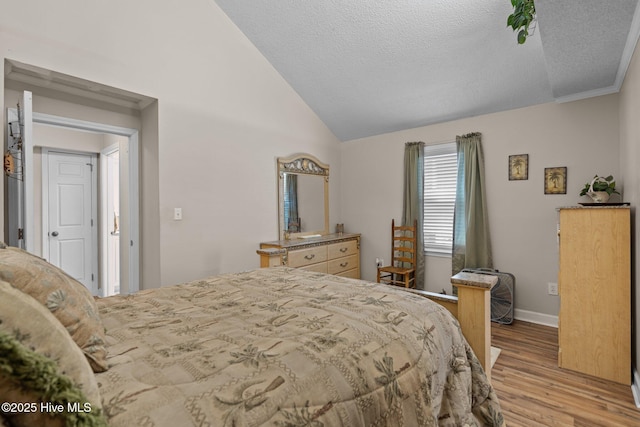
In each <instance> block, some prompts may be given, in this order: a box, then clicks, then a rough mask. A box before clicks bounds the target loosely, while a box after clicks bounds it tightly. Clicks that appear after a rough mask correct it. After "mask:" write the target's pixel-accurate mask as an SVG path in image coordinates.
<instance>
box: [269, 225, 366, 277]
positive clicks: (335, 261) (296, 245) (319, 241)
mask: <svg viewBox="0 0 640 427" xmlns="http://www.w3.org/2000/svg"><path fill="white" fill-rule="evenodd" d="M258 255H260V267H273V266H276V265H286V266H289V267H295V268H302V269H304V270H310V271H316V272H319V273H329V274H335V275H338V276H345V277H352V278H354V279H359V278H360V235H359V234H348V233H344V234H327V235H323V236H319V237H313V238H309V239H303V238H297V239H291V240H276V241H274V242H262V243H260V249H259V250H258Z"/></svg>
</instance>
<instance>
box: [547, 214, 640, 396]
mask: <svg viewBox="0 0 640 427" xmlns="http://www.w3.org/2000/svg"><path fill="white" fill-rule="evenodd" d="M559 215H560V226H559V242H560V269H559V274H558V290H559V295H560V312H559V319H558V344H559V350H558V363H559V366H560V367H561V368H567V369H571V370H574V371H578V372H582V373H585V374H589V375H593V376H596V377H599V378H604V379H608V380H611V381H615V382H618V383H621V384H626V385H629V384H631V252H630V251H631V231H630V227H631V216H630V208H629V207H614V206H598V207H569V208H560V209H559Z"/></svg>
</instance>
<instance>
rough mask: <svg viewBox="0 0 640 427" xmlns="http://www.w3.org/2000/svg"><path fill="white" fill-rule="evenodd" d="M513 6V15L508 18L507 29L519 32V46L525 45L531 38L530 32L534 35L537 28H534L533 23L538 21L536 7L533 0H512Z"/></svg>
mask: <svg viewBox="0 0 640 427" xmlns="http://www.w3.org/2000/svg"><path fill="white" fill-rule="evenodd" d="M511 5H512V6H513V13H512V14H511V15H509V18H507V27H511V28H513V31H517V32H518V36H517V37H518V44H523V43H524V42H525V41H526V40H527V37H529V31H531V34H533V28H535V26H533V27H532V23H533V22H534V21H535V19H536V6H535V5H534V4H533V0H511Z"/></svg>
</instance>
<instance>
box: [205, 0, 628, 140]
mask: <svg viewBox="0 0 640 427" xmlns="http://www.w3.org/2000/svg"><path fill="white" fill-rule="evenodd" d="M215 1H216V3H217V4H218V5H219V6H220V8H221V9H222V10H223V11H224V12H225V13H226V14H227V15H228V16H229V17H230V19H231V20H232V21H233V22H234V23H235V24H236V25H237V26H238V28H239V29H240V30H241V31H242V32H243V33H244V34H245V35H246V36H247V37H248V38H249V40H251V42H252V43H253V44H254V45H255V46H256V47H257V48H258V49H259V50H260V51H261V52H262V54H263V55H264V56H265V57H266V58H267V60H269V61H270V62H271V64H272V65H273V66H274V67H275V69H276V70H278V71H279V72H280V74H281V75H282V76H283V77H284V79H285V80H287V81H288V82H289V84H290V85H291V86H292V87H293V88H294V90H296V91H297V92H298V93H299V94H300V96H301V97H302V98H303V99H304V100H305V101H306V102H307V104H308V105H309V106H310V107H311V108H312V109H313V110H314V111H315V112H316V113H317V114H318V116H319V117H320V118H321V119H322V120H323V121H324V122H325V124H326V125H327V126H328V127H329V128H330V129H331V130H332V131H333V132H334V134H335V135H336V136H337V137H338V138H339V139H341V140H343V141H346V140H350V139H355V138H362V137H366V136H371V135H377V134H381V133H386V132H392V131H396V130H402V129H408V128H414V127H418V126H424V125H429V124H433V123H438V122H443V121H449V120H455V119H459V118H463V117H470V116H475V115H480V114H486V113H492V112H497V111H504V110H508V109H513V108H520V107H525V106H530V105H535V104H540V103H546V102H553V101H560V102H562V101H571V100H575V99H582V98H586V97H589V96H595V95H602V94H607V93H614V92H617V91H618V90H619V89H620V86H621V84H622V81H623V79H624V73H625V72H626V69H627V66H628V63H629V61H630V58H631V55H632V53H633V50H634V48H635V44H636V41H637V40H638V34H639V33H640V31H639V29H638V27H639V25H640V23H638V20H639V19H638V18H636V15H637V11H636V6H637V3H638V0H562V1H558V0H536V8H537V15H538V20H537V27H536V30H535V33H534V35H533V36H532V37H530V38H529V39H528V40H527V42H526V43H525V44H524V45H518V44H517V42H516V36H515V33H514V32H513V31H512V30H511V29H510V28H507V27H506V22H507V17H508V15H509V14H510V13H511V12H512V10H513V9H512V6H511V2H510V1H509V0H421V1H417V0H401V1H399V0H375V1H372V0H322V1H312V0H263V1H258V2H256V1H255V0H215Z"/></svg>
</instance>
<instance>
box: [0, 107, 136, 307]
mask: <svg viewBox="0 0 640 427" xmlns="http://www.w3.org/2000/svg"><path fill="white" fill-rule="evenodd" d="M25 104H26V103H25ZM11 110H12V109H9V115H12V114H13V115H16V117H17V114H16V112H15V110H13V111H11ZM25 110H26V108H25ZM24 116H27V114H24ZM31 116H32V122H31V124H30V125H28V124H27V123H25V124H24V125H23V126H24V127H25V128H27V127H30V128H32V129H33V128H34V125H36V129H38V128H47V129H56V130H58V131H60V130H64V131H66V132H73V133H78V134H85V135H96V134H99V135H104V136H105V138H106V137H107V136H108V137H110V138H112V142H111V144H106V145H107V146H108V145H112V144H113V138H115V139H117V140H118V141H119V149H118V166H119V174H118V175H119V177H118V184H119V186H118V191H117V193H118V196H119V200H118V209H119V211H118V214H119V215H118V231H119V237H118V239H117V240H118V241H119V247H118V248H117V251H112V254H113V256H115V255H116V253H117V254H118V255H119V259H118V261H117V263H113V262H112V263H111V266H112V267H113V266H114V265H115V266H117V269H118V270H119V274H118V276H119V277H118V280H117V281H115V282H114V281H112V284H113V285H112V289H113V291H111V290H110V291H109V292H115V290H116V289H118V290H119V292H120V293H123V294H129V293H134V292H137V291H138V290H139V287H140V285H139V280H140V279H139V257H140V255H139V200H138V194H139V193H138V185H139V184H138V169H137V168H138V130H137V129H129V128H122V127H117V126H112V125H106V124H101V123H95V122H87V121H83V120H77V119H71V118H65V117H59V116H53V115H48V114H42V113H32V114H31ZM33 133H34V132H32V131H31V132H30V134H31V138H26V137H25V138H23V140H22V142H23V144H22V145H23V148H22V150H23V153H24V161H23V164H24V184H25V185H24V187H23V188H24V191H23V192H24V196H23V197H22V200H23V201H24V203H25V206H26V205H27V203H28V204H29V205H30V206H29V207H26V208H24V209H23V211H24V213H25V219H24V225H23V226H24V229H25V232H24V236H25V239H24V242H25V246H24V248H25V249H26V250H27V251H29V252H32V253H34V254H37V255H38V254H40V255H41V256H42V254H43V253H44V247H45V245H44V242H47V241H48V238H49V235H48V234H47V233H48V232H49V230H46V232H45V230H39V229H40V228H41V227H42V228H44V225H43V224H44V223H43V222H42V221H41V220H40V218H38V220H36V218H34V216H35V215H38V216H40V212H42V211H43V208H44V206H46V205H44V204H43V206H38V205H39V201H41V200H42V197H39V198H38V197H36V194H35V193H36V189H35V188H34V184H35V182H38V181H39V182H42V181H41V180H42V178H40V180H38V177H37V175H38V173H39V171H40V170H41V168H39V167H34V166H35V165H34V160H37V159H38V155H39V152H38V150H40V148H39V147H38V146H40V145H46V139H45V138H39V139H38V141H34V139H36V138H34V137H33ZM25 136H26V132H25ZM36 136H37V135H36ZM36 144H37V145H38V146H36ZM102 148H104V146H102V147H101V148H97V149H96V148H93V149H90V148H86V150H91V151H92V152H94V153H95V154H96V155H97V153H99V152H100V151H101V150H102ZM82 150H83V151H84V150H85V148H83V149H82ZM27 184H28V185H27ZM96 193H97V192H96ZM13 206H16V205H15V204H14V205H13ZM10 207H11V206H10ZM10 214H11V212H10ZM106 216H108V215H107V214H104V215H101V216H100V218H102V217H106ZM10 218H11V216H10ZM94 226H95V227H98V218H97V217H96V218H94ZM100 228H101V231H100V233H101V236H102V235H104V228H103V226H102V225H101V226H100ZM51 231H54V230H51ZM112 231H113V230H112ZM36 236H42V237H41V239H42V240H41V242H39V241H38V240H40V239H37V238H36ZM95 242H96V243H95V244H94V246H96V245H97V242H98V239H96V240H95ZM40 244H42V246H40ZM14 246H16V245H14ZM39 246H40V247H39ZM96 251H97V249H96ZM101 259H102V258H101ZM98 271H100V272H101V273H102V272H106V271H107V267H105V266H103V265H100V268H99V270H98V269H95V270H94V273H93V274H94V280H95V282H96V283H100V285H96V286H95V287H94V288H93V289H92V288H90V289H92V291H94V294H95V295H106V294H107V293H106V288H105V286H102V283H106V282H104V281H103V275H102V274H100V275H98ZM112 271H113V272H114V274H116V272H115V270H114V269H113V268H112ZM98 277H99V278H98ZM116 283H117V284H116ZM96 289H97V291H96Z"/></svg>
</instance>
